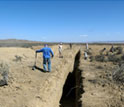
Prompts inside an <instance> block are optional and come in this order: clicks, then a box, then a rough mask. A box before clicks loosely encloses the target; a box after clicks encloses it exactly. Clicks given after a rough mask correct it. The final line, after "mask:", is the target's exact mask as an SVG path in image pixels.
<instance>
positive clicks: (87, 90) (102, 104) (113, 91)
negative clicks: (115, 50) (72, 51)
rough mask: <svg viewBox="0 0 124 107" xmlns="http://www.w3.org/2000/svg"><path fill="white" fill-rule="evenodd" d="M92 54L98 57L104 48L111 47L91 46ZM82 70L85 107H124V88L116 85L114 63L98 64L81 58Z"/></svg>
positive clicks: (83, 104) (82, 99)
mask: <svg viewBox="0 0 124 107" xmlns="http://www.w3.org/2000/svg"><path fill="white" fill-rule="evenodd" d="M90 48H91V49H92V53H93V54H94V55H98V53H99V51H100V50H101V49H103V48H106V49H108V50H109V49H110V45H109V46H107V45H102V46H95V45H94V46H90ZM81 57H82V58H81V59H80V67H79V68H80V69H81V70H82V77H83V80H82V83H83V84H82V85H83V90H84V93H83V94H82V98H81V99H80V100H81V101H82V106H83V107H124V100H123V99H124V86H123V85H119V84H117V83H115V82H114V81H113V79H112V71H113V70H114V68H115V67H116V65H115V64H113V63H112V62H97V61H93V62H90V60H87V61H86V60H83V59H84V57H83V56H81Z"/></svg>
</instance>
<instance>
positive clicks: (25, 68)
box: [0, 45, 124, 107]
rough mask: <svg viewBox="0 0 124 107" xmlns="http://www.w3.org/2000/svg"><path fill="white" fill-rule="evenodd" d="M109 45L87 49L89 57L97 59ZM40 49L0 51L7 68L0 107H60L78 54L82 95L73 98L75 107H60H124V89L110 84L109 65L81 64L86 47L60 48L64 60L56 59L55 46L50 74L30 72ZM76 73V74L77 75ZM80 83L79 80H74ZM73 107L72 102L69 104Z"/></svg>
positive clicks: (111, 82)
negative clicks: (6, 77) (63, 92)
mask: <svg viewBox="0 0 124 107" xmlns="http://www.w3.org/2000/svg"><path fill="white" fill-rule="evenodd" d="M104 47H105V48H107V49H110V47H111V46H110V45H90V46H89V48H91V49H92V54H93V55H97V54H98V53H99V51H100V50H101V49H103V48H104ZM40 48H42V47H41V46H36V47H33V48H32V49H31V48H15V47H10V48H2V47H1V48H0V61H3V62H6V63H7V64H8V65H9V68H10V69H9V79H8V85H7V86H2V87H0V107H59V101H60V99H61V96H62V91H63V85H64V83H65V81H66V78H67V76H68V74H69V72H72V71H73V69H74V62H75V56H76V54H77V52H78V51H79V50H80V54H81V56H80V58H79V61H80V63H79V67H78V70H80V71H81V75H79V76H80V77H82V78H81V80H80V85H81V86H82V88H83V93H80V92H79V95H76V96H77V97H79V98H77V99H76V100H79V99H80V101H75V102H77V103H80V104H77V105H71V104H70V105H71V106H70V105H68V104H67V105H68V106H64V105H62V106H61V107H124V86H123V85H118V84H117V83H115V82H114V81H113V80H112V74H111V71H112V70H113V69H114V67H115V66H116V65H115V64H113V63H112V62H98V61H92V62H91V61H90V59H88V60H84V50H85V46H84V45H82V46H79V45H73V48H72V49H70V48H69V46H67V45H64V46H63V56H64V57H63V58H59V57H58V46H52V47H51V48H52V50H53V52H54V54H55V57H54V58H53V59H51V61H52V72H51V73H48V72H42V71H40V69H36V70H34V71H33V70H32V66H33V64H34V59H35V50H36V49H40ZM37 67H38V68H43V67H42V53H41V54H38V58H37ZM78 70H77V71H76V72H78ZM76 78H77V79H79V77H76ZM70 103H72V102H70Z"/></svg>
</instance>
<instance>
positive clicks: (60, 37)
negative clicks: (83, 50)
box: [0, 0, 124, 42]
mask: <svg viewBox="0 0 124 107" xmlns="http://www.w3.org/2000/svg"><path fill="white" fill-rule="evenodd" d="M0 39H23V40H24V39H25V40H33V41H45V42H93V41H122V40H124V0H0Z"/></svg>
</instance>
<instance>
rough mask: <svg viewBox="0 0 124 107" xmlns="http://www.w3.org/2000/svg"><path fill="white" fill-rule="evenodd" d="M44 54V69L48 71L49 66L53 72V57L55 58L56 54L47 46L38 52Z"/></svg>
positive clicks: (49, 69)
mask: <svg viewBox="0 0 124 107" xmlns="http://www.w3.org/2000/svg"><path fill="white" fill-rule="evenodd" d="M39 52H43V68H44V70H45V71H47V64H48V71H49V72H51V55H52V57H53V56H54V53H53V51H52V49H51V48H49V47H48V45H47V44H45V45H44V48H42V49H40V50H36V53H39Z"/></svg>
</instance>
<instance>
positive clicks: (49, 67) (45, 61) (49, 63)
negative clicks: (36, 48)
mask: <svg viewBox="0 0 124 107" xmlns="http://www.w3.org/2000/svg"><path fill="white" fill-rule="evenodd" d="M47 64H48V71H49V72H51V59H50V58H43V68H44V70H45V71H47Z"/></svg>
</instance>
